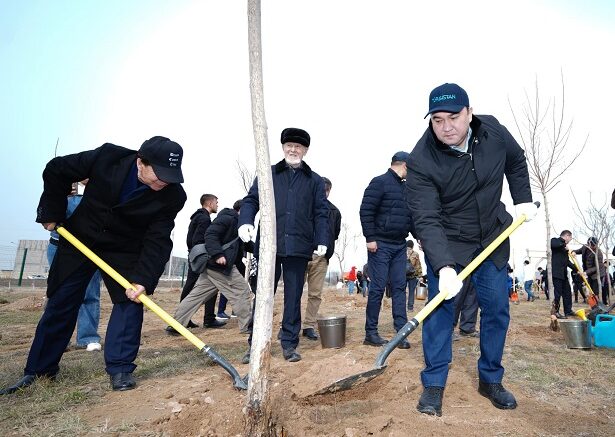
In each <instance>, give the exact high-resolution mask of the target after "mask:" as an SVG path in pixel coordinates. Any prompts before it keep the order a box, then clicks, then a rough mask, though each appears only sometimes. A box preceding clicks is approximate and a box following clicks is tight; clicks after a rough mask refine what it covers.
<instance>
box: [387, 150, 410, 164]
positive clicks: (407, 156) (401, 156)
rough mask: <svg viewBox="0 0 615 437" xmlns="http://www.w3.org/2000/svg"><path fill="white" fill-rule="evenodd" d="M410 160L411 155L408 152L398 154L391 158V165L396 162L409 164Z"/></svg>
mask: <svg viewBox="0 0 615 437" xmlns="http://www.w3.org/2000/svg"><path fill="white" fill-rule="evenodd" d="M409 159H410V154H409V153H408V152H397V153H396V154H395V155H393V157H392V158H391V164H393V163H394V162H406V163H407V162H408V160H409Z"/></svg>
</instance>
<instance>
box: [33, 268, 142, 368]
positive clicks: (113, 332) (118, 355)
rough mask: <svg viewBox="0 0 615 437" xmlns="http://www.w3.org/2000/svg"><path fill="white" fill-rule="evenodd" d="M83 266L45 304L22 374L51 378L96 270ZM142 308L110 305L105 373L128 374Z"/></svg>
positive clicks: (136, 349)
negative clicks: (111, 307) (111, 306)
mask: <svg viewBox="0 0 615 437" xmlns="http://www.w3.org/2000/svg"><path fill="white" fill-rule="evenodd" d="M96 269H97V267H96V266H95V265H94V264H90V263H88V264H85V265H83V266H82V267H81V268H79V269H77V270H76V271H75V272H74V273H73V274H71V275H70V276H69V277H68V278H66V280H64V282H63V283H62V284H61V285H60V286H59V288H58V289H57V290H56V291H55V293H54V294H53V295H52V296H51V297H50V298H49V300H48V301H47V305H46V307H45V311H44V312H43V315H42V316H41V319H40V320H39V322H38V326H37V327H36V333H35V334H34V340H33V341H32V346H31V347H30V353H29V354H28V361H27V363H26V367H25V369H24V374H25V375H38V376H53V375H55V374H56V373H58V371H59V369H60V366H59V365H60V360H61V358H62V355H63V354H64V351H65V350H66V347H67V346H68V343H69V341H70V338H71V336H72V335H73V331H74V330H75V325H76V324H77V315H78V314H79V307H80V306H81V303H82V302H83V298H84V296H85V290H86V288H87V286H88V283H89V282H90V279H91V278H92V275H93V274H94V272H95V271H96ZM142 324H143V305H141V304H138V303H135V302H132V301H127V302H121V303H116V304H114V305H113V310H112V311H111V317H110V318H109V323H108V325H107V335H106V337H105V364H106V370H107V373H109V374H110V375H114V374H116V373H131V372H133V371H134V369H135V368H136V367H137V366H136V365H135V364H134V361H135V359H136V357H137V353H138V352H139V344H140V342H141V326H142Z"/></svg>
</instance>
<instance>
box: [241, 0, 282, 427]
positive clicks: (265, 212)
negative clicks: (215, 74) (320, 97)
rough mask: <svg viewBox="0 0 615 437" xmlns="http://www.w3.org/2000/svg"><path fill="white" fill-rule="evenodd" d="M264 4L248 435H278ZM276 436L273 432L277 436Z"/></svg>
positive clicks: (256, 86) (253, 32) (256, 120)
mask: <svg viewBox="0 0 615 437" xmlns="http://www.w3.org/2000/svg"><path fill="white" fill-rule="evenodd" d="M260 3H261V2H260V0H248V41H249V52H250V94H251V99H252V125H253V128H254V141H255V145H256V176H257V178H258V193H259V204H260V214H261V216H260V243H259V245H260V247H259V259H258V261H259V264H258V285H257V292H256V300H255V311H254V330H253V336H252V350H251V353H250V372H249V375H250V376H249V378H250V379H249V383H248V394H247V401H246V413H245V414H246V435H248V436H262V435H271V434H272V433H275V430H273V427H274V425H273V424H272V421H271V406H270V403H269V391H268V387H267V383H268V373H269V365H270V360H271V354H270V353H269V351H270V349H271V325H272V320H273V287H274V283H273V279H274V266H275V253H276V240H275V235H276V226H275V200H274V196H273V182H272V177H271V162H270V159H269V144H268V141H267V122H266V120H265V102H264V91H263V76H262V73H263V66H262V45H261V13H260V11H261V5H260ZM272 430H273V432H272Z"/></svg>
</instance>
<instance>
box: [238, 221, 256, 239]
mask: <svg viewBox="0 0 615 437" xmlns="http://www.w3.org/2000/svg"><path fill="white" fill-rule="evenodd" d="M237 234H239V238H241V241H243V242H244V243H247V242H248V241H250V240H252V239H253V238H254V237H256V230H255V229H254V225H249V224H245V225H241V226H239V229H237Z"/></svg>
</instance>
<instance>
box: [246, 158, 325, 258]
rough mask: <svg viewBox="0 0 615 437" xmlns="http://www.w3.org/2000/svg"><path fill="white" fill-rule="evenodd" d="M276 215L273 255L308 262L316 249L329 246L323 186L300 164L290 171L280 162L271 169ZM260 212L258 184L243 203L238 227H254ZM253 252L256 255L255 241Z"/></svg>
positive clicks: (312, 173) (283, 162) (319, 179)
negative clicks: (296, 258)
mask: <svg viewBox="0 0 615 437" xmlns="http://www.w3.org/2000/svg"><path fill="white" fill-rule="evenodd" d="M271 173H272V174H271V176H272V178H273V192H274V196H275V209H276V211H275V214H276V237H277V238H276V242H277V251H276V255H277V256H280V257H287V256H296V257H301V258H306V259H312V253H313V252H314V249H316V247H317V246H319V245H323V246H326V245H327V244H328V243H329V235H328V234H329V232H328V228H329V226H328V224H327V218H328V211H327V202H326V197H325V185H324V182H323V180H322V177H320V176H319V175H318V174H316V173H315V172H314V171H312V169H311V168H310V167H309V166H308V165H307V164H306V163H305V162H303V163H302V164H301V167H300V168H298V169H292V168H291V167H289V166H288V165H287V164H286V161H284V160H282V161H280V162H278V163H277V164H275V165H273V166H272V167H271ZM259 208H260V204H259V197H258V181H257V180H256V179H255V180H254V183H253V184H252V188H250V192H249V193H248V195H247V196H246V197H245V198H244V199H243V204H242V205H241V214H240V215H239V226H241V225H244V224H254V217H255V216H256V213H257V212H258V210H259ZM259 240H260V231H259V238H257V247H256V252H258V241H259Z"/></svg>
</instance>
